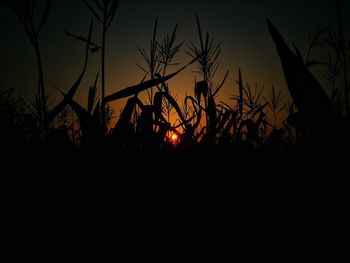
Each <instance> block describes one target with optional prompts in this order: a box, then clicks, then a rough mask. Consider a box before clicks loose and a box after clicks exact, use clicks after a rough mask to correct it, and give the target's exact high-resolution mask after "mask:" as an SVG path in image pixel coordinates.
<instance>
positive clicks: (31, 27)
mask: <svg viewBox="0 0 350 263" xmlns="http://www.w3.org/2000/svg"><path fill="white" fill-rule="evenodd" d="M5 2H6V3H7V4H8V5H9V6H10V7H11V9H12V10H13V12H14V13H15V14H16V16H17V17H18V19H19V21H20V22H21V24H22V26H23V28H24V30H25V32H26V34H27V36H28V38H29V41H30V43H31V45H32V46H33V48H34V50H35V54H36V61H37V67H38V73H39V82H38V91H37V95H36V96H35V100H36V101H35V106H36V108H37V114H38V122H39V129H40V130H43V131H44V132H45V133H47V131H48V122H47V96H46V92H45V81H44V69H43V63H42V57H41V51H40V44H39V35H40V32H41V29H42V27H43V26H44V24H45V23H46V21H47V19H48V16H49V11H50V6H51V3H52V0H46V1H45V9H44V12H43V14H42V15H41V18H40V20H39V23H35V16H36V9H37V5H36V2H35V1H34V0H5Z"/></svg>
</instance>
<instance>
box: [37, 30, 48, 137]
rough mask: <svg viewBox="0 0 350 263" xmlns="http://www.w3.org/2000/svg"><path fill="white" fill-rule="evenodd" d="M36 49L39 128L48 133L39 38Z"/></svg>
mask: <svg viewBox="0 0 350 263" xmlns="http://www.w3.org/2000/svg"><path fill="white" fill-rule="evenodd" d="M34 49H35V53H36V59H37V64H38V71H39V86H38V98H39V104H40V109H39V127H40V128H44V132H45V133H46V132H47V130H48V123H47V105H46V93H45V86H44V85H45V84H44V73H43V65H42V60H41V53H40V48H39V41H38V38H37V36H35V40H34Z"/></svg>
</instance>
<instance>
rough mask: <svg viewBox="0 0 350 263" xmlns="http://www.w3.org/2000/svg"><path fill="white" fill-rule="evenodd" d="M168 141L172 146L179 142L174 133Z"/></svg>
mask: <svg viewBox="0 0 350 263" xmlns="http://www.w3.org/2000/svg"><path fill="white" fill-rule="evenodd" d="M170 141H171V143H172V144H174V145H176V144H178V143H179V142H180V138H179V136H178V135H177V134H176V133H173V134H172V135H171V137H170Z"/></svg>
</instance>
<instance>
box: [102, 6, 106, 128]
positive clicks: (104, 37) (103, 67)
mask: <svg viewBox="0 0 350 263" xmlns="http://www.w3.org/2000/svg"><path fill="white" fill-rule="evenodd" d="M106 31H107V6H106V5H105V7H104V13H103V30H102V58H101V59H102V66H101V67H102V103H101V117H102V124H103V126H105V122H106V107H105V106H106V105H105V103H104V101H105V83H106V82H105V81H106V80H105V62H106Z"/></svg>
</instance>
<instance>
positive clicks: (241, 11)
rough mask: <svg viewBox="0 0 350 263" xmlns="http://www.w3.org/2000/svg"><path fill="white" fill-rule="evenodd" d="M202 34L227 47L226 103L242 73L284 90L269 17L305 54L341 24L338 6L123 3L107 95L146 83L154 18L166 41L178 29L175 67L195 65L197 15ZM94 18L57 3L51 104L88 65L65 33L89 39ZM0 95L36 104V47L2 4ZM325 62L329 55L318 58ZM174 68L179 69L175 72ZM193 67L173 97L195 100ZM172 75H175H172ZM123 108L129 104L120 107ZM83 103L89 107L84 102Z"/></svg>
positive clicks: (50, 49) (111, 41)
mask: <svg viewBox="0 0 350 263" xmlns="http://www.w3.org/2000/svg"><path fill="white" fill-rule="evenodd" d="M342 4H343V10H344V17H345V18H346V19H347V20H346V28H348V29H349V28H350V24H349V18H350V15H349V11H348V10H350V1H345V0H343V1H342ZM196 14H198V15H199V17H200V20H201V24H202V29H203V31H209V32H210V33H211V35H212V36H214V38H215V40H216V41H218V42H222V54H221V57H220V61H221V66H220V71H219V72H218V75H217V77H218V79H217V81H218V82H219V81H220V80H221V79H220V78H222V77H223V76H224V74H225V72H226V70H229V71H230V75H229V78H228V81H227V82H226V85H225V87H224V89H223V90H222V92H221V95H220V98H222V99H227V98H228V97H229V96H230V95H232V94H233V93H235V90H236V87H237V85H236V84H235V80H236V79H237V71H238V68H239V67H240V68H242V71H243V78H244V79H245V80H247V81H249V82H250V83H251V85H252V86H254V85H255V84H256V83H257V84H258V85H259V86H260V87H262V86H264V87H265V88H266V89H269V88H270V87H271V86H272V85H274V86H276V87H277V88H281V89H283V90H284V91H286V85H285V81H284V78H283V73H282V69H281V66H280V62H279V59H278V56H277V54H276V51H275V47H274V44H273V42H272V40H271V38H270V35H269V32H268V29H267V26H266V19H270V20H271V21H272V22H273V23H274V24H275V25H276V27H277V28H278V29H279V30H280V31H281V33H282V34H283V35H284V37H285V39H286V41H287V42H288V43H290V44H291V43H292V42H294V43H296V45H297V46H299V47H300V49H301V50H302V52H304V51H305V49H306V47H307V39H308V33H309V32H313V31H315V30H317V29H318V28H319V27H320V26H322V25H327V24H329V23H332V22H334V21H335V19H336V7H335V1H334V0H324V1H319V0H306V1H305V0H285V1H280V0H279V1H277V0H267V1H261V0H244V1H240V0H198V1H196V0H176V1H167V0H148V1H145V0H121V3H120V6H119V9H118V12H117V15H116V17H115V19H114V21H113V24H112V27H111V30H110V32H109V35H108V46H107V91H106V93H107V94H110V93H112V92H115V91H118V90H120V89H122V88H124V87H127V86H130V85H134V84H137V83H139V82H140V80H141V79H142V77H143V72H141V71H140V70H139V69H138V68H137V67H136V66H135V62H137V63H139V64H142V63H143V61H142V57H141V55H140V54H139V53H138V50H137V46H138V45H139V46H141V47H147V46H148V45H149V42H150V39H151V37H152V31H153V24H154V20H155V18H156V17H157V18H158V21H159V34H158V36H159V37H160V39H161V38H162V36H163V35H164V34H165V33H166V32H168V31H171V30H172V28H173V26H174V25H175V24H176V23H178V42H181V41H185V44H184V46H183V49H182V52H181V54H180V55H179V56H178V59H177V61H178V62H181V63H186V62H188V61H189V60H190V58H189V56H188V55H187V54H186V52H185V51H186V50H188V46H189V44H190V42H194V43H198V37H197V36H198V33H197V27H196V20H195V15H196ZM91 18H92V16H91V14H90V13H89V11H88V9H87V8H86V7H85V6H84V5H83V4H82V1H80V0H54V1H53V5H52V10H51V14H50V17H49V20H48V22H47V24H46V26H45V28H44V29H43V31H42V34H41V38H40V41H41V46H42V50H43V61H44V71H45V72H44V73H45V82H46V87H47V89H48V92H49V93H50V95H51V98H59V97H60V96H59V94H58V93H57V91H55V87H57V88H60V89H62V90H64V91H67V90H68V89H69V87H70V86H71V85H72V83H73V82H74V81H75V80H76V78H77V77H78V75H79V73H80V71H81V68H82V63H83V53H84V50H83V49H84V44H82V43H80V42H78V41H75V40H74V39H72V38H70V37H67V36H66V35H65V34H64V30H67V31H70V32H73V33H76V34H79V35H86V34H87V31H88V26H89V21H90V19H91ZM0 32H1V41H0V50H1V59H0V68H1V70H0V89H1V90H3V89H7V88H15V89H16V90H18V92H19V93H21V94H23V95H25V96H28V97H29V98H32V96H33V92H34V91H36V81H37V73H36V64H35V57H34V52H33V50H32V47H31V46H30V44H29V41H28V39H27V38H26V35H25V33H24V30H23V29H22V27H21V25H20V23H19V21H18V20H17V18H16V17H15V16H14V14H13V13H12V12H11V10H10V9H9V8H8V7H7V6H6V5H5V4H4V3H3V2H2V1H1V2H0ZM99 35H100V27H99V25H98V24H97V23H95V25H94V40H95V41H96V42H98V41H99V39H100V38H99ZM318 55H319V56H324V55H325V54H318ZM99 62H100V55H99V53H98V54H95V55H92V56H91V60H90V64H89V68H88V71H87V75H86V77H85V79H84V81H83V83H82V86H81V88H80V90H79V92H78V94H77V98H78V100H80V101H84V102H85V101H86V97H87V90H88V87H89V85H90V84H92V83H93V80H94V78H95V75H96V73H97V72H98V70H99V67H100V64H99ZM175 69H176V68H174V70H175ZM192 70H193V68H192V69H191V68H189V69H188V70H186V72H184V73H182V74H181V75H180V76H178V77H176V79H174V80H172V81H171V82H170V88H171V90H172V94H174V95H178V97H179V98H183V97H184V96H185V94H186V93H187V94H192V92H193V83H194V79H195V77H196V78H197V80H198V79H200V77H199V76H196V75H195V74H194V73H193V72H192ZM171 71H172V70H171ZM121 103H123V102H121ZM83 104H84V103H83Z"/></svg>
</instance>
